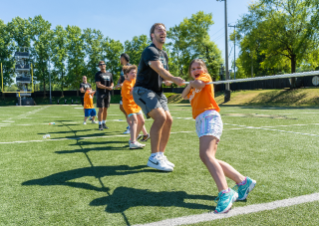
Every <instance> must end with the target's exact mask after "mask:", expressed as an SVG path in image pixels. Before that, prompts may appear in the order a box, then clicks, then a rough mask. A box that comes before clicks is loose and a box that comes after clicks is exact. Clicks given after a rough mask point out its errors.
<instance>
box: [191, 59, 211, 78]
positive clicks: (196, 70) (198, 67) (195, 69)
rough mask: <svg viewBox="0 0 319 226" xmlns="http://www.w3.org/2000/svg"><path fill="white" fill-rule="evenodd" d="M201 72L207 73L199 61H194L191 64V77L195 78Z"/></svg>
mask: <svg viewBox="0 0 319 226" xmlns="http://www.w3.org/2000/svg"><path fill="white" fill-rule="evenodd" d="M202 73H207V71H206V69H205V68H204V67H203V66H202V65H201V64H200V63H197V62H194V63H193V64H192V66H191V76H192V78H193V79H195V78H197V77H198V76H199V75H200V74H202Z"/></svg>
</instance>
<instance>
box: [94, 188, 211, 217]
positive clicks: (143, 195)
mask: <svg viewBox="0 0 319 226" xmlns="http://www.w3.org/2000/svg"><path fill="white" fill-rule="evenodd" d="M185 199H188V200H189V199H194V200H195V199H202V200H209V201H212V202H211V203H212V205H204V204H198V203H190V202H188V201H187V202H185ZM215 199H216V196H209V195H189V194H187V193H186V192H185V191H162V192H152V191H149V190H144V189H135V188H128V187H118V188H116V189H115V190H114V192H113V194H112V195H109V196H105V197H102V198H97V199H95V200H93V201H92V202H91V203H90V205H91V206H103V205H107V206H106V209H105V211H106V212H109V213H121V212H124V211H125V210H127V209H129V208H131V207H137V206H160V207H170V206H176V207H183V208H189V209H205V210H210V211H213V210H215V203H214V202H213V201H214V200H215Z"/></svg>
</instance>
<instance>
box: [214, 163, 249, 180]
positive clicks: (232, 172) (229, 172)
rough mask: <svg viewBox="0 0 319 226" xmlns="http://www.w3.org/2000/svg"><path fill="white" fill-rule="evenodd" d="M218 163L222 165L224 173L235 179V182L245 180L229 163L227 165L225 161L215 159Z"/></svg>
mask: <svg viewBox="0 0 319 226" xmlns="http://www.w3.org/2000/svg"><path fill="white" fill-rule="evenodd" d="M217 161H218V163H219V165H220V166H221V167H222V169H223V171H224V174H225V176H226V177H228V178H229V179H231V180H233V181H235V182H236V183H237V184H239V183H240V182H242V181H243V180H245V177H244V176H243V175H241V174H240V173H239V172H238V171H237V170H235V169H234V167H232V166H231V165H229V164H228V163H227V162H224V161H221V160H217Z"/></svg>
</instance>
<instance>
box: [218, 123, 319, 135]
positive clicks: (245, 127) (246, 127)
mask: <svg viewBox="0 0 319 226" xmlns="http://www.w3.org/2000/svg"><path fill="white" fill-rule="evenodd" d="M224 124H225V125H229V126H235V127H240V128H243V129H257V130H268V131H275V132H282V133H292V134H298V135H305V136H312V137H319V134H312V133H301V132H294V131H287V130H280V129H269V128H264V127H254V126H246V125H238V124H230V123H224Z"/></svg>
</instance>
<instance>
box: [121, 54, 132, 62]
mask: <svg viewBox="0 0 319 226" xmlns="http://www.w3.org/2000/svg"><path fill="white" fill-rule="evenodd" d="M121 57H123V58H124V59H125V60H126V61H127V63H129V62H130V56H129V55H128V54H127V53H122V54H121Z"/></svg>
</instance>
